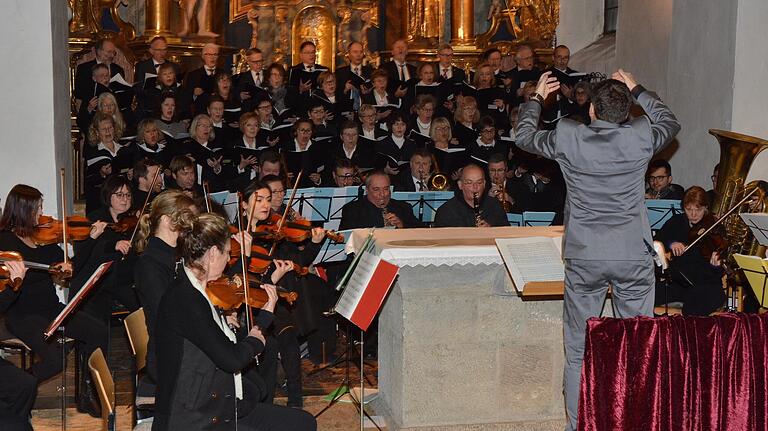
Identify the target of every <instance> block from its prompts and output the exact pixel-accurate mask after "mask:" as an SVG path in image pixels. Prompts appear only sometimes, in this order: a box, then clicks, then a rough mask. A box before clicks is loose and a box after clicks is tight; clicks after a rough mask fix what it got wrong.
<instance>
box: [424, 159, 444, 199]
mask: <svg viewBox="0 0 768 431" xmlns="http://www.w3.org/2000/svg"><path fill="white" fill-rule="evenodd" d="M432 170H433V171H434V172H433V173H432V175H430V176H429V179H428V180H427V188H429V190H432V191H443V190H447V189H448V177H446V176H445V174H443V173H442V172H440V166H438V164H437V158H436V157H435V155H434V154H432Z"/></svg>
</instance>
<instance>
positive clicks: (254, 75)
mask: <svg viewBox="0 0 768 431" xmlns="http://www.w3.org/2000/svg"><path fill="white" fill-rule="evenodd" d="M251 78H253V82H254V83H255V84H256V86H257V87H261V83H262V82H263V80H262V78H261V71H260V70H252V71H251Z"/></svg>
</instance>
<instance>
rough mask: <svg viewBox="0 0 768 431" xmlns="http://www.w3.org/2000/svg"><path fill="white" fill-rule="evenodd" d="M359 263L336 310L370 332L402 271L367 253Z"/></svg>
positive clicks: (365, 252)
mask: <svg viewBox="0 0 768 431" xmlns="http://www.w3.org/2000/svg"><path fill="white" fill-rule="evenodd" d="M356 263H357V264H356V266H355V268H354V269H353V271H352V273H351V275H350V277H349V279H348V280H347V283H346V287H345V289H344V292H342V294H341V297H340V298H339V301H338V302H337V303H336V306H335V307H334V310H335V311H336V312H337V313H339V314H341V315H342V316H344V317H345V318H346V319H347V320H349V321H350V322H352V323H354V324H355V326H357V327H358V328H360V329H362V330H363V331H367V330H368V327H369V326H370V325H371V322H372V321H373V318H374V317H376V314H377V313H378V312H379V308H380V307H381V304H382V303H383V302H384V298H385V297H386V296H387V293H388V292H389V289H390V288H391V287H392V283H393V282H394V281H395V278H396V277H397V272H398V271H399V269H400V268H399V267H398V266H397V265H393V264H391V263H389V262H387V261H385V260H382V259H381V258H380V257H378V256H376V255H374V254H372V253H371V252H370V251H367V250H366V251H363V252H362V256H361V257H360V259H359V260H358V261H357V262H356Z"/></svg>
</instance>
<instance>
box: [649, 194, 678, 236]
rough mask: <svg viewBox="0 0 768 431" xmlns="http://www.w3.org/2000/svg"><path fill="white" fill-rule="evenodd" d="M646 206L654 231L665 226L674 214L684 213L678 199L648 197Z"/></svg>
mask: <svg viewBox="0 0 768 431" xmlns="http://www.w3.org/2000/svg"><path fill="white" fill-rule="evenodd" d="M645 208H646V210H647V211H648V221H649V223H650V225H651V230H652V231H654V232H655V231H657V230H659V229H661V227H662V226H664V223H666V222H667V220H669V219H670V218H671V217H672V216H673V215H677V214H680V213H682V207H681V206H680V201H679V200H676V199H646V200H645Z"/></svg>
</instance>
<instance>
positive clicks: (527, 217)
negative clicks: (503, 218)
mask: <svg viewBox="0 0 768 431" xmlns="http://www.w3.org/2000/svg"><path fill="white" fill-rule="evenodd" d="M554 219H555V213H553V212H551V211H526V212H524V213H523V226H526V227H528V226H552V221H553V220H554Z"/></svg>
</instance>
